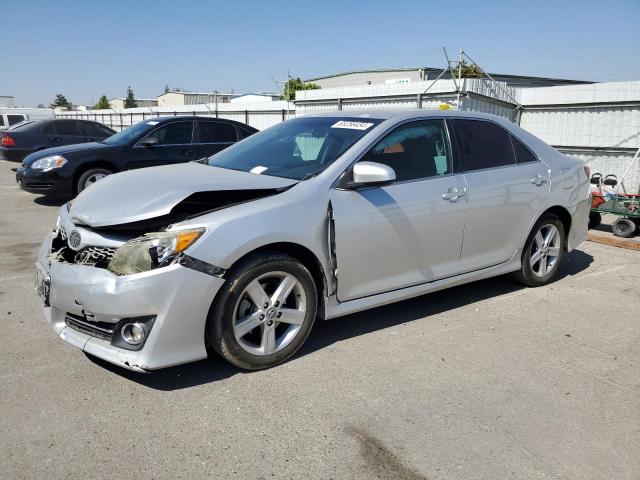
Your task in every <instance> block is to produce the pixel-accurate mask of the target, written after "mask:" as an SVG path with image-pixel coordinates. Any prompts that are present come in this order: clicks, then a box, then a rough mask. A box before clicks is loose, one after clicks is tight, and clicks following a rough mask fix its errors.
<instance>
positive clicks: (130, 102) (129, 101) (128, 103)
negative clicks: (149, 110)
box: [124, 86, 138, 108]
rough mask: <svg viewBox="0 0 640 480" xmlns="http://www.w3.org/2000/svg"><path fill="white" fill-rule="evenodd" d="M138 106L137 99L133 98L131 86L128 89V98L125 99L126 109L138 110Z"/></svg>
mask: <svg viewBox="0 0 640 480" xmlns="http://www.w3.org/2000/svg"><path fill="white" fill-rule="evenodd" d="M137 106H138V104H137V103H136V99H135V97H134V96H133V90H132V88H131V87H130V86H129V87H128V88H127V98H125V99H124V108H136V107H137Z"/></svg>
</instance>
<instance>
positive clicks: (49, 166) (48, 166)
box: [30, 155, 67, 172]
mask: <svg viewBox="0 0 640 480" xmlns="http://www.w3.org/2000/svg"><path fill="white" fill-rule="evenodd" d="M65 163H67V159H66V158H64V157H63V156H62V155H51V156H49V157H44V158H40V159H39V160H36V161H35V162H33V163H32V164H31V167H30V168H32V169H34V170H42V171H43V172H48V171H49V170H53V169H54V168H60V167H62V166H63V165H64V164H65Z"/></svg>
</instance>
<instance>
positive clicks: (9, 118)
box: [7, 115, 26, 125]
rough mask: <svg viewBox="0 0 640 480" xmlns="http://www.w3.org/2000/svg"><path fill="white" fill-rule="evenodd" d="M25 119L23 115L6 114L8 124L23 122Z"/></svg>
mask: <svg viewBox="0 0 640 480" xmlns="http://www.w3.org/2000/svg"><path fill="white" fill-rule="evenodd" d="M25 120H26V118H25V116H24V115H7V121H8V123H9V125H15V124H16V123H20V122H24V121H25Z"/></svg>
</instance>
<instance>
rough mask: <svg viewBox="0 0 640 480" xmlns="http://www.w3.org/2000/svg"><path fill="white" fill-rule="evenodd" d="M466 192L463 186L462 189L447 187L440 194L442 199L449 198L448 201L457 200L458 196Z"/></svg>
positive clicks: (462, 195)
mask: <svg viewBox="0 0 640 480" xmlns="http://www.w3.org/2000/svg"><path fill="white" fill-rule="evenodd" d="M466 194H467V189H466V188H463V189H462V190H458V189H457V188H455V187H449V188H448V189H447V191H446V192H444V193H443V194H442V198H443V199H444V200H449V201H450V202H452V203H453V202H455V201H457V200H458V199H459V198H460V197H464V196H465V195H466Z"/></svg>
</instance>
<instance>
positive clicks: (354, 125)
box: [331, 120, 373, 130]
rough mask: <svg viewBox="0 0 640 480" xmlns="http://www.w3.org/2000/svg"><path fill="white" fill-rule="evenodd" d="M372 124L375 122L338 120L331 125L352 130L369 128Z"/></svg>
mask: <svg viewBox="0 0 640 480" xmlns="http://www.w3.org/2000/svg"><path fill="white" fill-rule="evenodd" d="M372 126H373V123H367V122H353V121H349V120H340V121H339V122H336V123H334V124H333V125H331V128H350V129H352V130H366V129H367V128H369V127H372Z"/></svg>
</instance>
